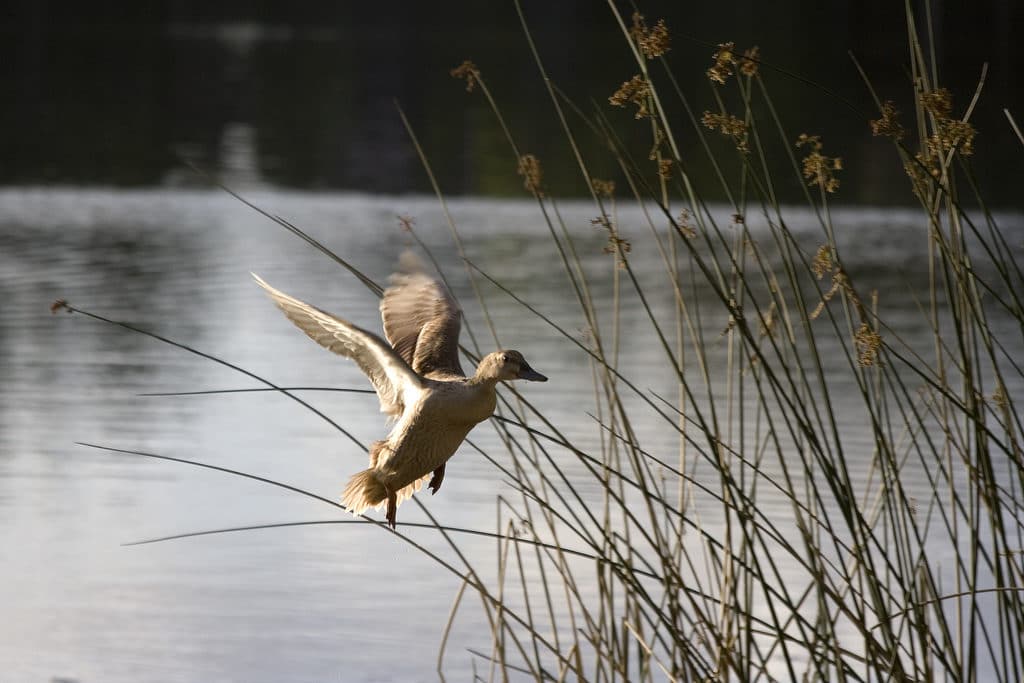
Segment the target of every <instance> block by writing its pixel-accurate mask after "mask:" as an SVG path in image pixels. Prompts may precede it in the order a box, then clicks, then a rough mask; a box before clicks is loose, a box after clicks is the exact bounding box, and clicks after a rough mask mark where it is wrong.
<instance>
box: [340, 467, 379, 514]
mask: <svg viewBox="0 0 1024 683" xmlns="http://www.w3.org/2000/svg"><path fill="white" fill-rule="evenodd" d="M387 499H388V487H387V486H385V485H384V482H382V481H381V480H380V479H379V478H378V477H377V473H376V472H375V471H374V470H372V469H366V470H363V471H362V472H358V473H356V474H354V475H352V478H351V479H349V480H348V485H347V486H346V487H345V492H344V493H342V494H341V504H342V505H344V506H345V507H346V508H347V509H348V511H349V512H351V513H352V514H355V515H361V514H363V513H364V512H366V511H367V510H369V509H370V508H375V507H378V506H379V505H381V503H384V502H385V501H386V500H387Z"/></svg>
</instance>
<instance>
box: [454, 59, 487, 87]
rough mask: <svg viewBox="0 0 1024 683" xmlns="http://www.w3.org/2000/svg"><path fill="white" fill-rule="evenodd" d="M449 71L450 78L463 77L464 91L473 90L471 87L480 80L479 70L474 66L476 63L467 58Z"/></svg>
mask: <svg viewBox="0 0 1024 683" xmlns="http://www.w3.org/2000/svg"><path fill="white" fill-rule="evenodd" d="M449 73H450V74H451V75H452V78H462V79H465V81H466V92H473V88H475V87H476V84H477V81H478V80H480V70H479V69H477V68H476V64H474V63H473V62H471V61H469V60H468V59H467V60H466V61H464V62H462V64H460V65H458V66H457V67H455V68H454V69H452V70H451V71H450V72H449Z"/></svg>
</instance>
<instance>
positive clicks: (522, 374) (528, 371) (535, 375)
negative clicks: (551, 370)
mask: <svg viewBox="0 0 1024 683" xmlns="http://www.w3.org/2000/svg"><path fill="white" fill-rule="evenodd" d="M516 377H518V378H519V379H528V380H530V381H531V382H547V381H548V378H547V377H545V376H544V375H542V374H540V373H539V372H537V371H536V370H534V369H533V368H531V367H530V366H529V365H527V364H526V363H523V364H522V365H520V366H519V374H518V375H516Z"/></svg>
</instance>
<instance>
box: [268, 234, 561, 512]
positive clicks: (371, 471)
mask: <svg viewBox="0 0 1024 683" xmlns="http://www.w3.org/2000/svg"><path fill="white" fill-rule="evenodd" d="M253 277H255V278H256V281H257V282H258V283H259V285H260V286H261V287H263V289H265V290H266V291H267V293H268V294H270V297H271V299H273V300H274V303H275V304H277V306H278V308H280V309H281V310H282V311H284V314H285V315H286V316H287V317H288V319H289V320H291V321H292V322H293V323H295V325H297V326H298V328H299V329H301V330H302V331H303V332H305V333H306V334H307V335H309V336H310V337H311V338H312V339H313V340H314V341H316V342H317V343H318V344H320V345H321V346H323V347H325V348H327V349H329V350H331V351H334V352H335V353H337V354H339V355H342V356H345V357H346V358H351V359H352V360H354V361H355V362H356V364H357V365H359V368H360V369H361V370H362V371H363V374H365V375H366V376H367V378H368V379H369V380H370V383H371V384H372V385H373V388H374V389H375V390H376V392H377V397H378V398H379V400H380V408H381V412H384V413H386V414H387V415H389V416H390V417H391V418H393V419H394V420H395V421H396V422H395V424H394V426H393V427H392V429H391V431H390V432H389V433H388V435H387V437H386V438H384V439H382V440H380V441H375V442H374V443H373V444H372V445H371V446H370V467H369V468H368V469H365V470H363V471H362V472H359V473H358V474H356V475H354V476H353V477H352V478H351V479H350V480H349V483H348V486H346V487H345V491H344V493H343V494H342V503H343V504H344V505H345V507H346V508H348V509H349V510H351V511H352V512H354V513H356V514H361V513H363V512H364V511H366V510H367V509H369V508H374V507H379V506H381V505H384V504H386V505H387V513H386V517H387V521H388V524H390V525H391V527H392V528H394V526H395V513H396V510H397V508H398V504H399V503H401V502H402V501H403V500H405V499H407V498H409V496H411V495H412V494H413V493H415V492H416V491H418V490H419V489H420V488H422V486H423V484H424V483H425V482H426V481H427V479H428V478H430V483H429V488H430V489H431V491H432V492H434V493H437V490H438V489H439V488H440V487H441V481H442V480H443V478H444V468H445V463H446V462H447V461H448V459H449V458H451V457H452V455H454V454H455V451H456V450H457V449H458V447H459V445H460V444H461V443H462V441H463V440H464V439H465V438H466V435H467V434H469V431H470V430H471V429H472V428H473V427H474V426H476V425H477V424H478V423H480V422H483V421H484V420H486V419H487V418H489V417H490V416H491V414H492V413H493V412H494V407H495V405H496V402H497V396H496V394H495V387H496V385H497V383H498V382H500V381H503V380H512V379H526V380H531V381H539V382H544V381H547V377H545V376H544V375H541V374H540V373H538V372H536V371H535V370H534V369H533V368H531V367H530V365H529V364H528V363H527V362H526V360H525V359H524V358H523V356H522V354H521V353H519V352H518V351H495V352H494V353H491V354H489V355H487V356H485V357H484V358H483V359H482V360H481V361H480V363H479V365H478V366H477V369H476V372H475V373H474V374H473V376H472V377H466V375H465V373H463V371H462V367H461V365H460V364H459V330H460V327H461V318H462V312H461V310H460V309H459V306H458V304H457V303H456V301H455V299H454V297H452V295H451V293H450V292H449V291H448V289H447V288H446V287H445V286H444V284H442V283H441V282H440V281H438V280H436V279H435V278H433V277H431V276H429V275H427V274H426V273H424V272H423V271H422V270H421V269H420V268H419V265H418V263H417V262H416V260H415V258H414V257H412V255H411V254H407V255H404V256H403V257H402V271H401V272H398V273H395V274H394V275H392V276H391V286H390V287H388V288H387V289H386V290H385V291H384V298H383V299H382V300H381V304H380V311H381V318H382V319H383V322H384V334H385V336H386V338H387V342H385V341H384V340H383V339H381V338H380V337H378V336H377V335H375V334H373V333H372V332H368V331H366V330H364V329H361V328H359V327H356V326H355V325H353V324H352V323H350V322H349V321H347V320H345V319H343V318H339V317H337V316H335V315H332V314H330V313H327V312H325V311H322V310H320V309H318V308H315V307H313V306H310V305H309V304H307V303H304V302H302V301H299V300H298V299H295V298H293V297H290V296H288V295H287V294H284V293H283V292H280V291H278V290H276V289H274V288H273V287H271V286H270V285H268V284H267V283H266V282H264V281H263V280H262V279H260V278H259V276H257V275H255V274H254V275H253Z"/></svg>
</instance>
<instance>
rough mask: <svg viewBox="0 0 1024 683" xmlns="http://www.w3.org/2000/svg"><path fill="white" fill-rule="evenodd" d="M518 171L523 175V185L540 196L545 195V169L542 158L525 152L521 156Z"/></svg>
mask: <svg viewBox="0 0 1024 683" xmlns="http://www.w3.org/2000/svg"><path fill="white" fill-rule="evenodd" d="M516 173H518V174H519V175H521V176H522V177H523V187H524V188H526V190H527V191H529V192H532V193H533V194H535V195H537V196H538V197H543V196H544V192H543V191H542V186H543V180H544V171H543V169H542V168H541V166H540V159H538V158H537V157H535V156H534V155H532V154H524V155H523V156H521V157H519V167H518V168H517V169H516Z"/></svg>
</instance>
